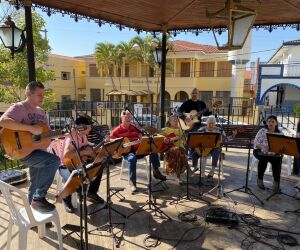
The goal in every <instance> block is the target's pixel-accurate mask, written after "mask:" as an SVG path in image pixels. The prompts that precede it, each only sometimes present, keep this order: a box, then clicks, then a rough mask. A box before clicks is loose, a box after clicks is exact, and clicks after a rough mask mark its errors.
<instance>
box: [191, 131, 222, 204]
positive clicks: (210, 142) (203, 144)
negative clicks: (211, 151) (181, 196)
mask: <svg viewBox="0 0 300 250" xmlns="http://www.w3.org/2000/svg"><path fill="white" fill-rule="evenodd" d="M219 137H220V133H214V132H205V133H204V132H190V133H189V134H188V146H189V147H190V148H195V150H196V149H198V150H199V151H198V152H196V153H197V154H199V156H200V157H201V159H200V174H199V181H198V186H199V188H200V187H201V186H202V176H201V174H202V157H203V153H204V150H205V149H206V148H214V147H216V145H217V142H218V140H219ZM199 195H200V199H201V200H203V201H205V202H207V203H208V204H210V202H209V201H206V200H204V199H203V198H202V197H203V194H201V193H199ZM187 198H188V199H189V185H188V184H187Z"/></svg>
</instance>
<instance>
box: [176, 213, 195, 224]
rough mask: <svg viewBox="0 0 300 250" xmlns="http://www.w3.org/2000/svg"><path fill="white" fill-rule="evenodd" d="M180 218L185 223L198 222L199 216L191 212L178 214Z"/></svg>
mask: <svg viewBox="0 0 300 250" xmlns="http://www.w3.org/2000/svg"><path fill="white" fill-rule="evenodd" d="M178 218H179V219H180V220H181V221H184V222H194V221H196V220H197V215H195V214H193V213H191V212H182V213H179V214H178Z"/></svg>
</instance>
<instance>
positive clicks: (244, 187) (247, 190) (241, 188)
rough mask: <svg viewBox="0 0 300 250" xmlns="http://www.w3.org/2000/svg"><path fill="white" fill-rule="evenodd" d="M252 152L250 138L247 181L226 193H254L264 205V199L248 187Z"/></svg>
mask: <svg viewBox="0 0 300 250" xmlns="http://www.w3.org/2000/svg"><path fill="white" fill-rule="evenodd" d="M250 153H251V138H249V145H248V159H247V169H246V183H245V185H244V186H242V187H240V188H235V189H233V190H231V191H228V192H226V193H224V194H229V193H232V192H236V191H237V192H242V193H245V194H249V195H253V196H254V197H255V198H256V199H257V200H258V201H259V202H260V204H261V205H263V204H264V203H263V201H262V200H261V199H259V198H258V196H257V195H256V194H255V193H253V191H252V190H251V188H249V187H248V182H249V168H250Z"/></svg>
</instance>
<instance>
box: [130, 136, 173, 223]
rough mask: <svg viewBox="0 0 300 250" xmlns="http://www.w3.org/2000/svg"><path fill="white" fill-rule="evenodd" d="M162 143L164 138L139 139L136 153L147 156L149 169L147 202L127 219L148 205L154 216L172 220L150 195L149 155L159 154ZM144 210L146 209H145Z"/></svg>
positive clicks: (149, 169)
mask: <svg viewBox="0 0 300 250" xmlns="http://www.w3.org/2000/svg"><path fill="white" fill-rule="evenodd" d="M163 142H164V136H150V135H149V136H145V137H143V138H142V139H141V143H140V146H139V148H138V149H137V151H136V155H137V156H143V155H148V154H149V168H148V200H147V201H146V203H145V204H144V205H143V206H141V207H139V208H138V209H136V210H135V211H133V213H131V214H129V215H128V216H127V218H129V217H130V216H132V215H134V214H135V213H137V212H140V211H142V210H143V209H144V207H145V206H147V205H149V210H153V211H154V212H155V214H156V212H158V213H159V214H160V215H163V216H165V217H166V218H167V219H169V220H172V219H171V218H170V217H169V216H168V215H167V214H166V213H164V212H163V211H162V210H161V209H160V208H159V207H158V206H157V205H156V201H155V199H154V197H153V195H152V186H151V185H152V163H151V155H152V154H153V153H158V152H160V149H161V147H162V144H163ZM145 210H146V209H145Z"/></svg>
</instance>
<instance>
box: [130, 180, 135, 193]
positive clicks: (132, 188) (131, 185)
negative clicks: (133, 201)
mask: <svg viewBox="0 0 300 250" xmlns="http://www.w3.org/2000/svg"><path fill="white" fill-rule="evenodd" d="M129 186H130V190H131V194H134V193H135V192H136V186H135V185H134V183H133V182H132V181H129Z"/></svg>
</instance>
